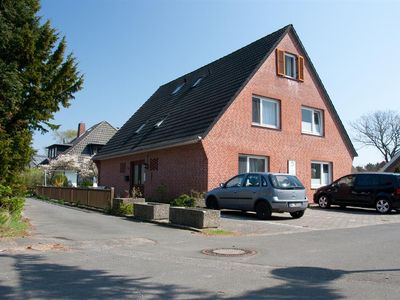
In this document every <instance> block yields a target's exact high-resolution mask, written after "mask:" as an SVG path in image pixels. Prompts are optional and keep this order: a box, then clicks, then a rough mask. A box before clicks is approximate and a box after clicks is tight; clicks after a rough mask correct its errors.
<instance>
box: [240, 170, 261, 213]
mask: <svg viewBox="0 0 400 300" xmlns="http://www.w3.org/2000/svg"><path fill="white" fill-rule="evenodd" d="M260 183H261V178H260V175H259V174H248V175H247V176H246V178H245V180H244V183H243V186H242V187H241V188H240V190H239V191H238V194H237V196H238V205H239V209H242V210H252V209H253V207H254V205H253V203H254V200H255V199H254V198H255V197H256V195H257V193H258V192H259V190H260V185H261V184H260Z"/></svg>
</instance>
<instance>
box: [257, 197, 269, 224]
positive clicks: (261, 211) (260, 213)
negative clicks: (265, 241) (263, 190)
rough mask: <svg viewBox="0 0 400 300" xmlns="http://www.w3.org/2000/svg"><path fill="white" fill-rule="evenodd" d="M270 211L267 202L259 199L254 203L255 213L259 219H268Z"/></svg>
mask: <svg viewBox="0 0 400 300" xmlns="http://www.w3.org/2000/svg"><path fill="white" fill-rule="evenodd" d="M271 213H272V212H271V209H270V207H269V205H268V204H267V203H265V202H263V201H260V202H258V203H257V204H256V214H257V218H259V219H260V220H268V219H269V218H270V217H271Z"/></svg>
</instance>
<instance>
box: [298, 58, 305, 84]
mask: <svg viewBox="0 0 400 300" xmlns="http://www.w3.org/2000/svg"><path fill="white" fill-rule="evenodd" d="M297 70H298V72H297V74H298V75H297V77H298V78H297V79H298V80H300V81H304V57H303V56H300V55H299V57H298V59H297Z"/></svg>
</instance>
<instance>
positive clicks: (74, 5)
mask: <svg viewBox="0 0 400 300" xmlns="http://www.w3.org/2000/svg"><path fill="white" fill-rule="evenodd" d="M41 4H42V8H41V11H40V15H41V16H42V17H43V19H49V20H50V21H51V23H52V26H53V27H55V28H57V29H58V31H59V33H60V35H61V36H64V35H65V36H66V38H67V45H68V51H69V52H73V54H74V55H75V57H76V58H77V60H78V62H79V69H80V71H81V72H82V73H83V74H84V75H85V84H84V89H83V90H82V91H80V92H79V93H77V94H76V99H75V100H73V101H72V105H71V106H70V107H69V108H68V109H62V110H61V111H59V112H57V113H56V114H55V118H54V123H56V124H59V125H61V128H60V130H67V129H76V128H77V125H78V123H79V122H80V121H83V122H85V123H86V126H87V127H89V126H92V125H93V124H95V123H98V122H100V121H102V120H106V121H108V122H110V123H111V124H112V125H114V126H115V127H121V126H122V125H123V124H124V123H125V122H126V121H127V120H128V118H129V117H130V116H131V115H132V114H133V113H134V112H135V111H136V110H137V109H138V108H139V107H140V105H142V104H143V102H145V101H146V100H147V99H148V98H149V97H150V96H151V95H152V93H154V91H155V90H156V89H157V88H158V87H159V86H160V85H162V84H164V83H166V82H168V81H170V80H172V79H174V78H176V77H178V76H180V75H183V74H185V73H187V72H190V71H192V70H194V69H196V68H198V67H200V66H202V65H204V64H207V63H209V62H211V61H213V60H215V59H218V58H220V57H222V56H224V55H226V54H229V53H230V52H232V51H234V50H236V49H238V48H241V47H243V46H245V45H247V44H249V43H251V42H253V41H255V40H256V39H258V38H260V37H262V36H265V35H267V34H269V33H271V32H273V31H275V30H277V29H279V28H281V27H283V26H285V25H287V24H293V25H294V27H295V29H296V31H297V33H298V34H299V36H300V39H301V40H302V42H303V44H304V46H305V48H306V49H307V52H308V54H309V55H310V57H311V60H312V62H313V64H314V66H315V67H316V69H317V72H318V73H319V75H320V77H321V79H322V81H323V83H324V85H325V87H326V89H327V91H328V93H329V95H330V97H331V99H332V100H333V103H334V105H335V107H336V109H337V111H338V113H339V116H340V117H341V119H342V122H343V123H344V125H345V127H346V128H347V130H348V132H349V134H350V136H352V135H353V132H352V131H351V128H350V126H349V124H350V122H351V121H354V120H356V119H357V118H359V117H360V116H361V115H363V114H366V113H369V112H373V111H375V110H387V109H392V110H396V111H400V109H399V108H400V104H399V103H400V101H399V96H398V93H396V90H397V88H398V87H399V85H400V80H399V70H400V59H398V57H397V53H398V50H399V49H400V39H399V32H398V29H399V28H400V18H399V14H400V1H322V0H321V1H256V0H247V1H245V0H229V1H228V0H201V1H200V0H194V1H183V0H169V1H151V0H143V1H134V0H81V1H78V0H75V1H71V0H57V1H54V0H42V2H41ZM54 142H55V140H54V138H53V135H52V134H51V133H47V134H45V135H41V134H35V136H34V144H33V146H34V148H36V149H38V150H39V153H43V152H44V150H43V149H44V147H46V146H47V145H49V144H52V143H54ZM355 146H356V149H357V150H358V153H359V157H358V158H356V159H355V161H354V164H355V165H363V164H366V163H368V162H378V161H381V160H382V157H381V156H380V154H379V152H378V151H376V150H373V149H370V150H368V149H366V148H362V149H360V145H357V144H355Z"/></svg>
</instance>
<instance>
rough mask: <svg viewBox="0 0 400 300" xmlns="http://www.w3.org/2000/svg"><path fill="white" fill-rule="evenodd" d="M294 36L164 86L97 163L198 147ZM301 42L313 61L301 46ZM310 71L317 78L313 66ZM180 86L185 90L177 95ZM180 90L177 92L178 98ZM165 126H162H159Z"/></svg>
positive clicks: (270, 38) (276, 36) (254, 46)
mask: <svg viewBox="0 0 400 300" xmlns="http://www.w3.org/2000/svg"><path fill="white" fill-rule="evenodd" d="M290 31H291V32H293V33H294V35H295V37H296V38H297V39H298V36H297V34H296V33H295V31H294V28H293V26H292V25H288V26H285V27H283V28H281V29H279V30H278V31H275V32H274V33H271V34H269V35H267V36H265V37H263V38H261V39H259V40H257V41H255V42H253V43H251V44H249V45H247V46H245V47H243V48H241V49H239V50H237V51H235V52H233V53H231V54H229V55H227V56H224V57H222V58H220V59H218V60H216V61H214V62H212V63H210V64H208V65H205V66H203V67H201V68H199V69H197V70H195V71H193V72H191V73H188V74H186V75H183V76H181V77H179V78H177V79H175V80H173V81H171V82H169V83H167V84H164V85H162V86H160V87H159V88H158V90H157V91H156V92H155V93H154V94H153V95H152V96H151V97H150V98H149V99H148V100H147V101H146V102H145V103H144V104H143V105H142V107H140V108H139V109H138V110H137V111H136V113H135V114H134V115H133V116H132V117H131V118H130V119H129V120H128V121H127V122H126V123H125V124H124V125H123V126H122V127H121V129H120V130H119V131H118V132H117V133H116V134H115V135H114V136H113V137H112V138H111V139H110V141H109V142H108V143H107V144H106V145H105V146H104V147H103V149H102V150H101V151H100V153H99V154H98V155H96V157H95V159H106V158H110V157H114V156H123V155H127V154H131V153H136V152H142V151H145V150H152V149H153V150H154V149H157V148H162V147H168V146H175V145H180V144H188V143H194V142H197V141H198V140H199V139H201V138H204V137H205V136H206V135H207V133H208V132H209V131H210V130H211V128H212V127H213V126H214V124H215V123H216V122H217V121H218V119H219V118H220V116H221V115H222V114H223V113H224V112H225V110H226V109H227V108H228V107H229V105H230V104H231V103H232V101H233V100H234V99H235V97H236V95H237V94H238V93H239V92H240V91H241V89H242V88H243V87H244V86H245V85H246V84H247V82H248V81H249V80H250V79H251V77H252V76H253V75H254V74H255V72H256V71H257V70H258V68H259V67H260V66H261V65H262V64H263V63H264V61H265V60H266V59H267V58H268V56H269V55H270V54H271V53H272V52H273V50H274V49H275V48H276V46H277V45H278V43H279V42H280V41H281V40H282V38H283V37H284V36H285V35H286V34H287V33H288V32H290ZM298 42H299V45H300V46H301V48H302V50H303V51H304V53H305V55H306V57H307V59H308V61H309V57H308V56H307V54H306V52H305V49H304V47H303V46H302V44H301V42H300V40H298ZM309 62H310V61H309ZM310 64H311V62H310ZM311 68H312V70H313V71H314V72H315V69H314V67H313V66H312V64H311ZM315 75H316V76H315V77H316V78H317V82H318V83H319V84H320V85H321V90H322V91H323V92H324V93H325V96H326V101H327V102H328V107H329V108H330V110H331V111H332V113H333V118H334V119H336V121H337V124H338V125H339V129H340V130H341V131H342V135H343V137H344V139H345V141H346V143H347V146H348V148H349V149H350V151H351V152H352V153H353V154H354V155H357V153H356V152H355V150H354V147H353V145H352V143H351V141H350V138H349V137H348V135H347V133H346V130H345V129H344V126H343V124H342V123H341V121H340V119H339V117H338V115H337V113H336V110H335V108H334V107H333V104H332V102H331V100H330V98H329V96H328V94H327V93H326V91H325V89H324V87H323V85H322V82H321V80H320V79H319V77H318V75H317V74H316V72H315ZM200 77H202V78H203V79H202V80H201V81H200V83H198V84H197V85H196V86H193V85H194V83H195V82H197V81H198V79H199V78H200ZM182 85H183V86H182ZM179 86H182V87H181V88H180V89H179V90H178V87H179ZM176 90H178V91H177V92H175V91H176ZM174 92H175V93H174ZM162 120H163V122H162V124H161V125H160V126H156V124H157V123H158V122H160V121H162Z"/></svg>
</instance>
